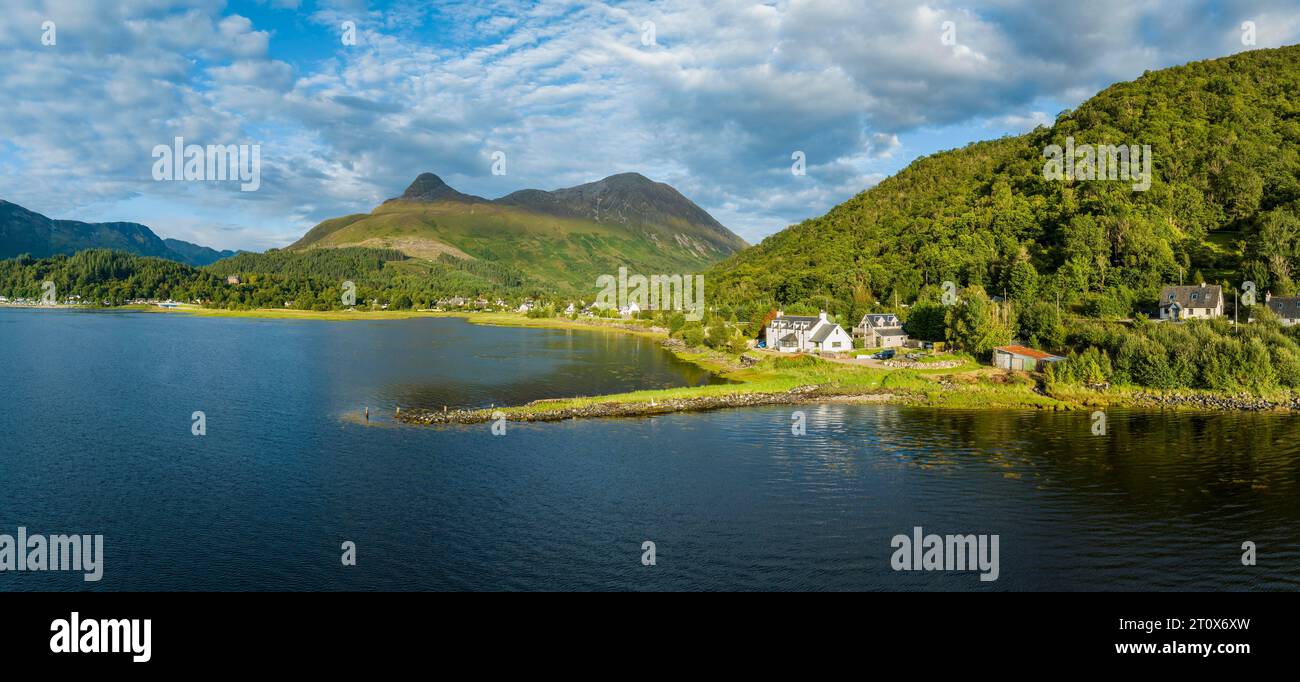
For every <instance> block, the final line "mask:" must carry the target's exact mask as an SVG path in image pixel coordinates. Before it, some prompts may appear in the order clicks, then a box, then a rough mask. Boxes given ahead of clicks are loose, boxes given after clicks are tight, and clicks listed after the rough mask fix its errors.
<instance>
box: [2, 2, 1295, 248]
mask: <svg viewBox="0 0 1300 682" xmlns="http://www.w3.org/2000/svg"><path fill="white" fill-rule="evenodd" d="M47 22H52V28H53V30H52V31H51V30H49V29H50V28H51V26H50V24H48V23H47ZM345 22H350V23H348V24H347V26H352V27H355V32H354V34H353V35H354V36H355V40H345V37H348V36H347V34H348V33H349V31H347V30H346V29H345ZM1246 22H1250V24H1249V25H1250V26H1253V30H1247V29H1245V28H1244V26H1246V25H1247V24H1246ZM1248 34H1249V35H1248ZM1297 42H1300V2H1296V1H1295V0H1256V1H1247V0H1216V1H1207V0H1176V1H1158V0H1089V2H1078V3H1074V2H1055V1H1051V2H1047V1H1043V0H980V1H978V2H975V1H972V0H965V1H961V2H945V1H940V0H935V1H931V2H912V1H909V0H855V1H843V0H778V1H773V2H766V3H755V2H740V1H732V0H710V1H709V2H700V1H699V0H680V1H679V0H664V1H660V2H616V3H595V2H584V1H578V0H548V1H544V2H513V1H506V2H488V1H486V0H476V1H471V2H458V1H453V0H448V1H446V2H437V1H427V0H426V1H422V2H408V1H402V0H398V1H394V2H365V1H364V0H317V1H313V0H247V1H239V2H235V1H231V2H225V1H223V0H189V1H186V2H171V1H169V0H102V1H94V0H57V1H56V0H5V6H4V12H3V18H0V93H3V101H0V199H5V200H8V201H11V202H14V203H17V204H20V205H22V206H25V207H27V208H29V209H31V210H34V211H37V212H40V213H43V214H45V215H48V216H50V217H53V218H66V219H76V220H87V221H133V222H140V223H144V224H146V225H148V226H150V227H151V228H152V229H153V230H154V231H155V232H156V233H158V234H159V235H160V236H163V237H175V238H178V239H185V240H187V241H192V242H195V243H199V244H203V245H206V246H212V247H215V248H223V249H225V248H231V249H248V250H257V251H260V250H264V249H267V248H277V247H282V246H286V245H287V244H289V243H291V242H293V241H294V240H296V239H297V238H298V237H299V236H301V235H302V234H303V233H304V232H306V231H307V230H308V229H310V228H311V227H312V226H313V225H315V224H316V223H317V222H319V221H321V220H324V219H327V218H331V217H337V216H340V215H345V214H349V213H361V212H368V211H370V210H371V209H372V208H373V207H374V206H376V205H377V204H379V203H380V202H382V201H383V200H385V199H387V198H389V197H393V196H397V195H399V194H401V192H402V190H403V189H404V188H405V187H406V186H407V185H408V184H410V182H411V181H412V180H413V179H414V178H415V177H416V176H417V175H418V174H420V173H422V172H432V173H436V174H438V175H439V176H441V177H442V178H443V179H444V180H445V181H446V182H447V183H448V184H450V185H451V186H452V187H455V188H456V189H458V190H460V191H462V192H467V193H471V194H478V195H481V196H486V197H490V198H495V197H499V196H503V195H505V194H508V193H510V192H512V191H515V190H518V189H524V188H537V189H546V190H552V189H556V188H560V187H569V186H573V185H577V184H581V183H584V182H591V181H594V180H598V179H600V178H602V177H606V176H608V175H612V174H615V173H622V172H629V171H635V172H639V173H641V174H643V175H645V176H647V177H649V178H651V179H654V180H658V181H661V182H667V183H669V184H671V185H673V186H674V187H676V188H677V189H678V190H679V191H681V192H682V193H683V194H684V195H686V196H687V197H688V198H690V199H692V200H693V201H695V202H696V203H697V204H699V205H700V206H702V207H703V208H704V209H705V210H707V211H709V213H711V214H712V215H713V216H714V217H715V218H717V219H718V220H719V221H721V222H722V223H723V224H724V225H726V226H727V227H729V228H731V229H732V230H733V231H734V232H736V233H737V234H739V235H740V236H741V237H743V238H744V239H745V240H746V241H749V242H750V243H756V242H758V241H760V240H762V238H763V237H765V236H767V235H770V234H773V233H775V232H777V231H780V230H781V229H783V228H785V227H786V226H788V225H790V224H793V223H797V222H799V221H801V220H804V219H806V218H812V217H816V216H819V215H821V214H823V213H825V212H826V211H827V210H829V209H830V208H831V207H833V206H835V205H836V204H838V203H840V202H842V201H844V200H846V199H848V198H850V197H852V196H853V195H855V194H857V193H858V192H861V191H862V190H864V189H866V188H868V187H870V186H872V185H874V184H875V183H877V182H879V181H880V180H881V179H883V178H885V177H888V176H889V175H891V174H893V173H895V172H897V171H898V170H900V169H902V168H904V167H905V166H906V165H907V164H908V163H910V162H911V161H913V160H914V159H916V158H918V157H920V156H925V155H928V154H932V153H935V152H937V151H942V150H944V149H951V148H955V147H960V146H963V145H965V144H967V143H970V142H974V141H978V140H985V139H991V138H996V137H1000V136H1003V135H1013V134H1019V133H1022V132H1025V131H1028V130H1031V129H1033V128H1034V127H1035V126H1038V125H1050V124H1051V122H1052V121H1054V120H1055V119H1056V116H1057V115H1058V114H1059V113H1060V112H1061V111H1063V110H1066V109H1070V108H1072V107H1075V106H1077V105H1078V104H1079V103H1080V102H1082V101H1084V100H1086V99H1087V98H1089V97H1091V96H1092V95H1094V94H1096V93H1097V92H1098V91H1100V90H1101V89H1103V88H1105V87H1106V86H1108V85H1110V84H1112V83H1114V82H1118V81H1124V80H1131V79H1133V78H1136V77H1138V76H1140V75H1141V74H1142V73H1143V72H1144V71H1146V70H1150V69H1159V68H1164V67H1168V66H1174V65H1178V64H1182V63H1186V62H1189V61H1195V60H1198V59H1206V58H1212V57H1219V56H1224V55H1229V54H1233V53H1236V52H1240V51H1244V50H1250V49H1259V48H1267V47H1278V46H1281V45H1288V44H1295V43H1297ZM47 43H51V44H47ZM345 43H348V44H345ZM178 136H179V137H183V138H184V140H185V142H186V143H187V144H200V145H209V144H215V145H240V144H248V145H257V146H258V150H259V154H260V163H261V166H260V169H261V170H260V185H259V186H258V187H257V189H256V191H243V190H241V183H239V182H238V181H219V180H217V181H202V182H169V181H165V180H164V181H159V180H156V179H155V174H154V172H153V170H154V165H155V162H156V161H157V157H156V156H155V155H154V151H153V150H154V149H155V147H156V146H158V145H171V144H172V143H173V140H174V139H175V138H176V137H178ZM498 152H500V154H501V155H503V156H501V155H497V156H494V154H496V153H498ZM796 153H802V156H803V158H804V159H806V161H805V164H806V170H805V172H804V173H803V174H796V173H793V172H792V171H791V168H792V165H793V164H794V155H795V154H796ZM501 158H503V159H504V167H502V165H501V164H499V163H498V164H495V166H496V170H497V171H504V173H497V174H494V172H493V169H494V161H496V160H497V159H501Z"/></svg>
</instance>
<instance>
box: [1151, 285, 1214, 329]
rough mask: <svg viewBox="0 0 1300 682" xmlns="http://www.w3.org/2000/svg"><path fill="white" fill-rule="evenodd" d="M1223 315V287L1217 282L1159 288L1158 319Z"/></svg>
mask: <svg viewBox="0 0 1300 682" xmlns="http://www.w3.org/2000/svg"><path fill="white" fill-rule="evenodd" d="M1211 317H1223V287H1221V286H1219V285H1217V284H1206V283H1204V282H1202V283H1200V284H1199V285H1196V284H1192V285H1187V286H1173V285H1170V286H1167V287H1165V288H1164V289H1161V290H1160V319H1162V320H1190V319H1193V318H1196V319H1204V318H1211Z"/></svg>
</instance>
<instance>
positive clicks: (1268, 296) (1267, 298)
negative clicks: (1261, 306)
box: [1264, 291, 1273, 304]
mask: <svg viewBox="0 0 1300 682" xmlns="http://www.w3.org/2000/svg"><path fill="white" fill-rule="evenodd" d="M1271 300H1273V292H1272V291H1265V292H1264V303H1265V304H1267V303H1268V302H1269V301H1271Z"/></svg>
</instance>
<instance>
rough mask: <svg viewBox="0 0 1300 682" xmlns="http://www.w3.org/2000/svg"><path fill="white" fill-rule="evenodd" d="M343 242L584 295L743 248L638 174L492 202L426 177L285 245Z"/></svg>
mask: <svg viewBox="0 0 1300 682" xmlns="http://www.w3.org/2000/svg"><path fill="white" fill-rule="evenodd" d="M343 246H358V247H369V248H383V249H396V250H399V251H401V252H402V253H404V254H406V255H408V256H411V257H413V258H417V259H424V260H430V261H436V260H439V259H443V258H446V257H451V258H457V259H462V260H482V261H488V262H492V263H498V264H501V265H504V266H508V267H510V268H513V269H517V270H518V271H520V272H521V273H523V274H524V275H525V276H526V277H527V278H528V279H530V280H532V281H533V282H536V283H539V284H543V285H550V286H553V287H556V288H559V289H563V290H568V291H575V292H581V291H587V290H594V287H595V281H596V278H597V277H598V276H599V275H602V274H606V273H610V274H612V273H616V272H617V271H618V268H619V267H620V266H625V267H627V268H628V269H629V270H630V271H631V272H640V273H645V274H654V273H664V274H669V273H683V274H684V273H694V272H699V271H700V270H702V269H703V268H705V267H707V266H708V265H710V264H712V263H715V262H717V261H719V260H721V259H722V258H724V257H726V256H728V255H730V254H732V253H735V252H736V251H738V250H740V249H742V248H744V246H745V243H744V241H742V240H741V239H740V238H739V237H737V236H736V235H734V234H732V233H731V232H730V231H729V230H727V229H726V228H725V227H723V226H722V225H721V224H719V223H718V222H717V221H716V220H714V219H713V218H712V217H711V216H709V214H708V213H706V212H705V211H704V210H703V209H701V208H699V207H698V206H696V205H695V204H694V203H692V202H691V201H690V200H688V199H686V198H685V197H683V196H682V195H681V194H680V193H678V192H677V191H676V190H674V189H673V188H671V187H669V186H668V185H665V184H663V183H656V182H652V181H650V180H648V179H646V178H644V177H642V176H640V175H636V174H624V175H616V176H612V177H610V178H606V179H604V180H601V181H599V182H596V183H590V184H588V185H582V186H580V187H575V188H569V189H565V190H557V191H556V192H543V191H540V190H523V191H521V192H515V193H513V194H511V195H508V196H506V197H503V198H501V199H497V200H494V201H489V200H487V199H483V198H481V197H475V196H471V195H466V194H462V193H460V192H457V191H456V190H454V189H451V188H450V187H448V186H447V185H446V184H445V183H443V182H442V180H441V179H439V178H438V177H437V176H435V175H433V174H431V173H425V174H422V175H421V176H420V177H418V178H416V180H415V182H414V183H412V185H411V186H410V187H409V188H408V189H407V190H406V192H405V193H404V194H403V195H402V196H400V197H397V198H395V199H390V200H389V201H386V202H384V203H383V204H382V205H380V206H379V207H377V208H376V209H375V210H374V211H373V212H371V213H369V214H358V215H350V216H344V217H341V218H335V219H332V220H327V221H325V222H323V223H321V224H320V225H317V226H316V227H315V228H313V229H312V230H311V231H310V232H308V233H307V234H306V235H304V236H303V238H302V239H300V240H298V241H297V242H295V243H294V244H292V245H290V246H289V247H288V249H289V250H295V251H296V250H304V249H310V248H337V247H343Z"/></svg>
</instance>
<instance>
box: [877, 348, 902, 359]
mask: <svg viewBox="0 0 1300 682" xmlns="http://www.w3.org/2000/svg"><path fill="white" fill-rule="evenodd" d="M896 353H897V351H895V350H894V349H893V348H886V349H885V350H882V351H880V352H879V353H876V354H875V355H873V356H871V357H873V358H875V359H877V360H891V359H893V357H894V355H895V354H896Z"/></svg>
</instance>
